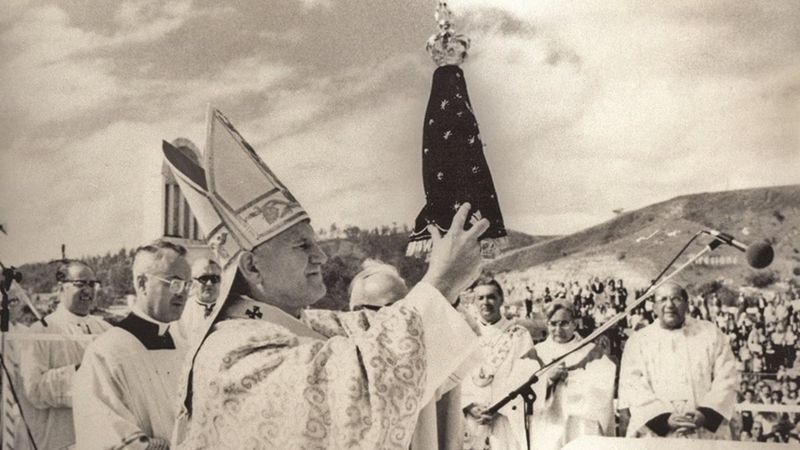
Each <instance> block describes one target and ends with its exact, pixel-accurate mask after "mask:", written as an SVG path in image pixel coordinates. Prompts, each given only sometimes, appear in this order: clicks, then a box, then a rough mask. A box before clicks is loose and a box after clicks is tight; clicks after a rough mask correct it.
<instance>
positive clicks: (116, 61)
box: [0, 0, 800, 265]
mask: <svg viewBox="0 0 800 450" xmlns="http://www.w3.org/2000/svg"><path fill="white" fill-rule="evenodd" d="M650 3H653V4H650ZM449 4H450V7H451V9H452V11H453V13H454V20H455V26H456V29H457V30H458V31H459V32H462V33H464V34H466V35H467V36H469V37H470V38H471V40H472V47H471V49H470V56H469V58H468V59H467V61H466V62H465V63H464V64H463V65H462V68H463V70H464V72H465V77H466V81H467V86H468V91H469V95H470V97H471V100H472V106H473V109H474V111H475V114H476V116H477V119H478V123H479V126H480V130H481V136H482V138H483V141H484V143H485V144H486V147H485V153H486V158H487V160H488V162H489V165H490V168H491V171H492V174H493V177H494V183H495V186H496V189H497V193H498V197H499V199H500V205H501V208H502V211H503V215H504V218H505V223H506V226H507V227H508V228H511V229H514V230H519V231H523V232H527V233H531V234H564V233H571V232H574V231H577V230H580V229H583V228H585V227H588V226H591V225H595V224H597V223H600V222H603V221H605V220H608V219H610V218H611V217H613V215H614V213H613V212H612V211H613V210H615V209H620V208H621V209H624V210H633V209H637V208H639V207H643V206H646V205H648V204H652V203H655V202H658V201H663V200H667V199H670V198H672V197H675V196H678V195H684V194H691V193H697V192H708V191H720V190H728V189H741V188H750V187H761V186H770V185H785V184H796V183H798V182H800V175H798V174H800V2H797V1H795V0H769V1H760V2H759V1H756V2H741V1H739V0H719V1H713V2H708V1H696V0H678V1H670V2H640V1H634V0H617V1H609V0H603V1H567V2H565V1H563V0H561V1H551V0H541V1H540V0H517V1H512V0H507V1H502V0H495V1H486V0H480V1H478V0H451V1H450V2H449ZM435 5H436V2H435V1H434V0H425V1H423V0H409V1H403V2H398V1H395V0H372V1H369V2H365V1H363V0H279V1H271V0H270V1H265V0H244V1H238V2H235V4H234V3H233V2H231V4H230V5H223V2H216V1H210V0H209V1H199V0H198V1H190V0H174V1H160V2H159V1H148V0H121V1H117V2H108V1H106V0H91V1H85V0H82V1H75V0H61V1H25V0H6V1H4V2H2V3H0V95H1V96H2V97H1V98H2V101H1V102H0V141H2V142H3V145H2V147H0V223H2V224H3V225H4V227H5V229H6V230H7V233H8V234H7V235H3V234H0V261H2V262H3V263H4V264H6V265H12V264H13V265H19V264H22V263H26V262H33V261H44V260H48V259H53V258H56V257H59V256H60V244H61V243H64V244H66V245H67V255H68V256H71V257H78V256H81V255H97V254H103V253H106V252H108V251H112V252H114V251H117V250H118V249H119V248H121V247H126V248H131V247H135V246H137V245H139V244H142V243H143V242H145V241H147V240H150V239H152V238H154V237H156V234H157V233H158V231H159V230H160V224H159V220H160V219H159V211H160V208H162V205H161V199H160V196H159V186H160V183H161V178H160V177H161V175H160V173H161V172H160V171H161V159H160V158H161V156H160V152H161V150H160V148H161V141H162V140H163V139H166V140H169V141H172V140H173V139H175V138H177V137H185V138H189V139H190V140H192V141H193V142H195V143H196V144H197V145H198V146H199V147H201V148H202V147H203V146H204V140H205V136H204V135H205V114H206V108H207V106H206V105H207V104H209V103H211V104H213V105H214V106H215V107H217V108H218V109H220V110H221V111H223V112H224V113H225V114H226V115H227V116H228V118H229V119H230V120H231V121H232V122H233V123H234V124H235V125H236V126H237V128H238V130H239V132H240V133H241V134H242V135H243V136H244V137H245V139H247V140H248V141H249V142H250V143H251V144H252V145H253V147H254V148H255V149H256V150H257V151H258V153H259V154H260V155H261V157H262V158H263V159H264V161H265V162H266V163H267V164H268V165H269V166H270V167H271V168H272V170H273V171H274V172H275V173H276V174H277V175H278V177H279V178H280V179H281V180H282V181H283V182H284V184H286V185H287V187H288V188H289V189H290V190H291V191H292V192H293V194H294V195H295V197H297V198H298V199H299V201H300V202H301V203H302V204H303V206H304V207H305V208H306V210H307V211H308V212H309V214H310V215H311V217H312V221H313V225H314V227H315V228H328V227H329V226H330V224H331V223H336V224H337V225H338V226H342V225H348V224H349V225H356V226H359V227H374V226H378V225H384V224H386V225H390V224H392V223H397V224H404V223H405V224H411V223H413V220H414V218H415V217H416V215H417V213H418V212H419V210H420V208H421V207H422V205H423V204H424V196H423V190H422V177H421V141H422V121H423V116H424V112H425V105H426V103H427V99H428V96H429V93H430V91H429V90H430V82H431V75H432V73H433V70H434V69H435V65H434V64H433V62H432V61H431V60H430V58H429V56H428V55H427V53H426V52H425V50H424V45H425V42H426V40H427V39H428V37H429V36H430V35H431V34H433V33H434V32H435V31H436V23H435V21H434V18H433V12H434V9H435ZM731 207H732V208H735V205H732V206H731Z"/></svg>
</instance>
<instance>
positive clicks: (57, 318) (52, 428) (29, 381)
mask: <svg viewBox="0 0 800 450" xmlns="http://www.w3.org/2000/svg"><path fill="white" fill-rule="evenodd" d="M45 321H46V322H47V325H48V326H47V327H44V326H43V325H42V324H41V323H39V322H37V323H35V324H33V325H32V326H31V327H30V332H31V333H47V334H66V335H75V334H101V333H103V332H104V331H106V330H107V329H109V328H111V325H110V324H109V323H108V322H106V321H105V320H103V319H102V318H101V317H98V316H92V315H87V316H78V315H75V314H73V313H71V312H69V310H67V308H66V307H64V306H63V305H59V306H58V307H57V308H56V310H55V311H54V312H53V313H52V314H50V315H48V316H47V317H45ZM88 345H89V342H86V341H74V340H64V341H22V342H19V343H18V344H17V346H18V348H19V350H20V352H21V356H20V375H21V379H22V394H23V395H24V396H25V398H26V399H27V401H28V402H29V403H30V405H31V406H32V408H31V409H30V411H27V410H26V411H23V412H24V413H25V420H26V421H27V422H28V426H29V427H30V429H31V434H32V436H33V439H34V441H35V443H36V446H37V447H38V448H39V449H40V450H47V449H59V448H64V447H66V446H69V445H72V444H74V443H75V432H74V426H73V423H72V385H73V377H74V375H75V371H76V366H77V365H78V364H80V363H81V359H82V358H83V353H84V351H85V350H86V347H87V346H88ZM26 409H27V408H26Z"/></svg>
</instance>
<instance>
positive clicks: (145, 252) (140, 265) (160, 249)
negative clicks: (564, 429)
mask: <svg viewBox="0 0 800 450" xmlns="http://www.w3.org/2000/svg"><path fill="white" fill-rule="evenodd" d="M167 250H170V251H173V252H175V253H177V254H178V255H180V256H185V255H186V247H184V246H182V245H178V244H175V243H172V242H169V241H165V240H161V239H159V240H156V241H153V242H151V243H150V244H146V245H142V246H141V247H139V248H137V249H136V251H134V252H133V280H134V284H135V283H136V279H137V278H138V277H139V276H140V275H141V274H142V273H143V272H144V269H145V260H146V259H147V258H146V257H150V261H147V263H148V266H149V264H152V263H153V262H155V261H158V260H160V259H161V258H163V256H164V253H165V252H166V251H167Z"/></svg>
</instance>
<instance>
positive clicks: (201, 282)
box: [177, 258, 222, 345]
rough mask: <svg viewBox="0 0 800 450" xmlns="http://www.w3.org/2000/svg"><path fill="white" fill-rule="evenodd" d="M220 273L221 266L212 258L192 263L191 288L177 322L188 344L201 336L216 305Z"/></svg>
mask: <svg viewBox="0 0 800 450" xmlns="http://www.w3.org/2000/svg"><path fill="white" fill-rule="evenodd" d="M221 275H222V268H221V267H220V266H219V264H218V263H217V262H216V261H214V260H213V259H208V258H198V259H196V260H195V261H194V262H193V263H192V288H191V291H190V295H189V299H188V300H187V301H186V307H185V308H184V309H183V314H182V315H181V318H180V320H179V321H178V324H177V325H178V327H179V328H180V332H181V333H183V337H184V339H186V341H187V342H189V344H190V345H193V344H195V343H196V342H197V341H198V340H199V339H201V338H202V337H203V336H202V335H203V332H204V331H205V330H206V326H207V325H208V320H209V319H210V317H211V313H212V312H214V308H215V307H216V305H217V297H219V284H220V281H221V279H222V277H221Z"/></svg>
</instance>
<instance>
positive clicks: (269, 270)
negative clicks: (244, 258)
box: [253, 222, 328, 308]
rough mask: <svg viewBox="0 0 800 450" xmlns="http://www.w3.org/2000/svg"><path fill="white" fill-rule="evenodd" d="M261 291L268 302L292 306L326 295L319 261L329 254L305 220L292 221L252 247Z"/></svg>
mask: <svg viewBox="0 0 800 450" xmlns="http://www.w3.org/2000/svg"><path fill="white" fill-rule="evenodd" d="M253 255H254V264H255V265H256V266H257V268H258V271H259V273H260V283H259V284H260V285H261V292H263V295H265V296H266V297H267V298H264V299H262V300H265V301H268V302H270V303H276V304H285V305H287V306H290V307H292V308H302V307H304V306H308V305H311V304H313V303H315V302H316V301H317V300H319V299H320V298H322V297H323V296H324V295H325V292H326V288H325V283H324V282H323V280H322V265H323V264H324V263H325V261H327V259H328V257H327V255H325V252H323V251H322V249H321V248H320V247H319V245H318V244H317V237H316V235H315V233H314V230H313V229H312V228H311V225H309V224H308V222H301V223H298V224H296V225H293V226H292V227H290V228H289V229H287V230H286V231H284V232H282V233H280V234H279V235H277V236H275V237H274V238H272V239H270V240H269V241H268V242H266V243H264V244H262V245H260V246H258V247H256V248H255V249H254V250H253Z"/></svg>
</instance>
